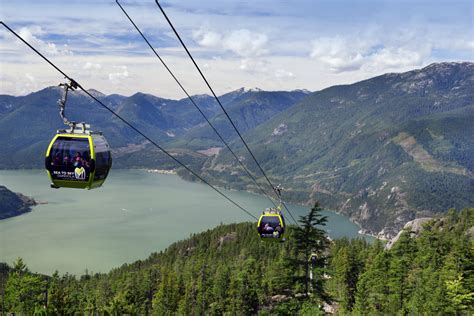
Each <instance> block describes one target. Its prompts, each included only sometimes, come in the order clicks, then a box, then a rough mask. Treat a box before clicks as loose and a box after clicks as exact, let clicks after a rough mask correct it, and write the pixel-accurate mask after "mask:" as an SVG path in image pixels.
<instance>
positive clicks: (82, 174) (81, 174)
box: [74, 167, 86, 180]
mask: <svg viewBox="0 0 474 316" xmlns="http://www.w3.org/2000/svg"><path fill="white" fill-rule="evenodd" d="M74 176H75V177H76V179H77V180H85V179H86V170H85V169H84V167H80V168H76V169H74Z"/></svg>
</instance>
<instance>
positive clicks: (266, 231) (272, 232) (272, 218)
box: [257, 210, 285, 241]
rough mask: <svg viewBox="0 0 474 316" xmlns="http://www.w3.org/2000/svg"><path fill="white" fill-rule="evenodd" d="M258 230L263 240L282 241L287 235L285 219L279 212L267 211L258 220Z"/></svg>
mask: <svg viewBox="0 0 474 316" xmlns="http://www.w3.org/2000/svg"><path fill="white" fill-rule="evenodd" d="M257 230H258V234H259V236H260V238H261V239H262V240H266V241H281V240H283V234H284V233H285V219H284V218H283V215H282V214H281V213H280V212H278V211H275V210H270V211H265V212H263V214H262V215H261V216H260V219H259V220H258V223H257Z"/></svg>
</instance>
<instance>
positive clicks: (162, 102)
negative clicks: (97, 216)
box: [0, 87, 308, 168]
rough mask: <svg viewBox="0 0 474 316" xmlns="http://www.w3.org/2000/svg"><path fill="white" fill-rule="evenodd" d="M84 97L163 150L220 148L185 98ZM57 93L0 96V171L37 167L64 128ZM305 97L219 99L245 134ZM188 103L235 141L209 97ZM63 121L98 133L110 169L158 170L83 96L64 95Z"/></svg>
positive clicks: (255, 94) (254, 94) (146, 150)
mask: <svg viewBox="0 0 474 316" xmlns="http://www.w3.org/2000/svg"><path fill="white" fill-rule="evenodd" d="M90 92H91V93H93V94H94V95H95V96H96V97H97V98H98V99H99V100H101V101H102V102H104V103H105V104H106V105H107V106H108V107H110V108H111V109H113V110H114V111H116V112H117V113H118V114H119V115H121V116H122V117H124V118H126V119H127V120H128V121H130V122H131V123H132V124H133V125H134V126H135V127H137V128H139V129H140V130H141V131H142V132H144V133H145V134H146V135H147V136H149V137H150V138H151V139H153V140H155V141H156V142H158V143H159V144H162V145H166V146H167V147H168V148H170V147H171V148H177V149H178V150H181V151H183V150H184V151H185V152H187V153H188V154H190V155H191V156H193V155H195V154H198V153H194V154H193V152H190V151H189V149H191V150H192V151H195V150H198V149H207V148H208V147H210V146H223V145H222V143H221V142H220V140H218V138H217V136H216V135H215V134H213V132H212V130H211V128H210V127H209V126H208V125H207V124H206V123H205V120H204V118H203V117H202V116H201V115H200V114H199V112H198V111H197V110H196V108H195V107H194V105H192V103H191V102H190V100H189V99H181V100H170V99H164V98H159V97H156V96H153V95H150V94H144V93H136V94H134V95H132V96H130V97H125V96H120V95H110V96H106V95H104V94H102V93H100V92H98V91H95V90H90ZM61 93H62V91H61V89H60V88H59V87H49V88H45V89H43V90H40V91H38V92H35V93H31V94H29V95H26V96H21V97H13V96H8V95H0V136H2V137H0V146H1V147H2V151H1V152H0V168H39V167H42V166H43V155H44V151H45V150H46V147H47V145H48V142H49V140H50V139H51V138H52V136H53V135H54V133H55V132H56V130H57V129H64V128H65V125H63V124H62V121H61V119H60V117H59V109H58V106H57V101H58V99H59V98H60V97H61ZM307 94H308V93H307V92H303V91H290V92H285V91H281V92H278V91H275V92H266V91H260V90H258V91H257V90H246V89H239V90H237V91H234V92H231V93H228V94H225V95H223V96H222V100H223V102H226V104H225V105H226V109H227V111H228V112H229V113H231V114H232V117H233V119H234V120H235V122H236V124H237V125H238V126H239V128H242V129H243V130H247V129H251V128H253V127H255V126H256V125H258V124H260V123H262V122H264V121H266V120H268V119H270V118H271V117H272V116H273V115H275V114H276V113H279V112H281V111H283V110H284V109H286V108H288V107H289V106H291V105H293V104H295V103H296V102H298V101H299V100H301V98H303V97H304V96H306V95H307ZM192 98H193V100H194V101H195V102H196V104H197V105H198V106H199V108H200V109H201V110H202V112H203V113H204V114H205V115H206V116H207V117H208V119H210V120H211V121H212V122H214V124H215V125H216V128H218V130H219V131H220V133H222V134H223V135H224V136H225V137H226V139H227V140H228V141H230V140H231V139H232V138H233V137H235V136H236V135H235V133H234V132H233V131H232V130H230V129H229V127H230V125H228V122H226V121H224V120H223V117H222V115H223V114H222V110H221V109H220V108H218V105H217V103H216V101H215V100H214V98H212V97H210V96H207V95H196V96H193V97H192ZM227 102H228V103H227ZM66 116H67V117H68V118H69V119H70V120H72V121H78V122H87V123H89V124H91V126H92V129H93V130H100V131H102V132H103V133H104V135H106V137H107V139H108V140H109V143H110V145H111V147H112V148H113V154H114V157H115V158H116V159H114V163H115V164H116V166H118V167H121V168H130V167H142V168H143V167H148V168H160V167H161V166H160V165H159V164H158V163H159V162H161V161H160V159H158V161H157V160H156V159H155V158H156V157H155V156H154V155H155V152H154V150H153V148H154V147H152V146H150V145H149V144H148V143H147V142H146V141H144V139H143V138H142V137H141V136H140V135H138V134H137V133H136V132H135V131H133V130H132V129H130V128H129V127H127V126H126V125H125V124H123V122H121V121H120V120H119V119H118V118H116V117H114V116H112V114H111V113H110V112H108V111H107V110H106V109H104V108H103V107H101V106H100V105H99V104H98V103H96V102H95V101H94V100H92V99H90V98H89V97H88V96H87V95H85V94H84V93H82V92H72V93H70V95H69V99H68V103H67V106H66ZM167 143H170V144H167ZM133 154H136V155H137V157H139V159H138V161H137V159H129V158H130V157H128V156H127V155H133ZM198 155H199V154H198ZM200 156H201V158H202V160H205V159H206V158H207V156H206V155H202V154H201V155H200ZM200 163H201V164H202V161H201V162H200ZM171 167H176V166H174V165H171Z"/></svg>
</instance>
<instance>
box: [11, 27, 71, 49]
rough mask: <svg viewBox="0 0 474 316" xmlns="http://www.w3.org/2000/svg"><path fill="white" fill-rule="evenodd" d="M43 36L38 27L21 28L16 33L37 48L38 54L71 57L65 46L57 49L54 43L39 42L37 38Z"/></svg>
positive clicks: (41, 30)
mask: <svg viewBox="0 0 474 316" xmlns="http://www.w3.org/2000/svg"><path fill="white" fill-rule="evenodd" d="M43 34H44V31H43V29H42V28H41V27H39V26H31V27H22V28H21V29H20V31H19V32H18V35H20V36H21V37H22V38H23V39H24V40H25V41H27V42H29V43H30V44H32V45H33V46H35V47H36V48H38V49H39V51H40V52H43V53H45V54H47V55H51V56H55V55H72V52H71V51H70V50H69V49H68V46H67V45H63V46H62V47H59V46H57V45H56V44H54V43H49V42H45V41H43V40H41V39H40V38H39V37H38V36H40V35H43ZM21 45H23V44H21Z"/></svg>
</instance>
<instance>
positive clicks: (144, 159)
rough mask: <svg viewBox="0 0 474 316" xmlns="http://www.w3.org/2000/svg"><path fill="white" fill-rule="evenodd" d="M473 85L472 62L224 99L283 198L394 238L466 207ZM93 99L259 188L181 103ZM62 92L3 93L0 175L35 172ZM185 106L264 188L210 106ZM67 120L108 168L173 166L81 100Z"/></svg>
mask: <svg viewBox="0 0 474 316" xmlns="http://www.w3.org/2000/svg"><path fill="white" fill-rule="evenodd" d="M473 87H474V63H469V62H463V63H435V64H431V65H429V66H427V67H425V68H422V69H417V70H413V71H409V72H405V73H389V74H384V75H381V76H378V77H374V78H371V79H368V80H364V81H361V82H357V83H354V84H350V85H341V86H333V87H329V88H327V89H324V90H321V91H317V92H312V93H310V92H308V91H304V90H295V91H262V90H259V89H250V90H249V89H243V88H242V89H239V90H236V91H233V92H230V93H227V94H224V95H222V96H220V100H221V102H222V104H223V105H224V107H225V108H226V111H227V112H228V114H229V116H230V117H231V118H232V119H233V120H234V122H235V124H236V125H237V127H238V128H239V131H240V132H241V133H243V137H244V139H245V140H246V141H247V142H248V144H249V146H250V148H251V149H252V151H253V153H254V154H255V156H256V158H257V160H258V161H259V162H260V164H261V165H262V167H263V169H264V170H265V171H266V172H267V174H268V175H269V177H270V178H271V179H272V182H273V183H274V184H277V183H282V184H283V186H284V187H285V192H284V197H285V199H287V200H289V201H293V202H300V203H312V202H313V201H314V200H319V201H321V202H322V204H323V205H324V206H325V207H326V208H329V209H333V210H336V211H338V212H342V213H344V214H346V215H349V216H350V217H351V218H352V220H354V221H355V222H357V223H359V224H360V225H361V226H362V227H363V228H364V230H365V231H366V232H369V233H372V234H379V235H380V236H385V237H391V236H393V235H395V234H396V233H397V232H398V230H399V229H400V228H401V227H403V225H404V224H405V223H406V222H407V221H409V220H413V219H414V218H417V217H423V216H431V215H433V213H436V212H441V211H442V210H446V209H448V208H450V207H454V208H458V209H460V208H463V207H468V206H472V205H474V176H473V172H474V158H473V157H474V137H473V135H474V90H473ZM91 92H93V93H94V95H96V96H97V97H98V98H99V99H100V100H101V101H103V102H104V103H105V104H107V105H108V106H109V107H111V108H112V109H113V110H114V111H116V112H117V113H118V114H120V115H121V116H123V117H125V118H126V119H127V120H129V121H130V122H132V123H133V124H134V125H135V126H136V127H138V128H139V129H140V130H142V131H143V132H144V133H145V134H147V135H148V136H149V137H150V138H152V139H154V140H156V141H157V142H158V143H159V144H161V145H163V146H164V147H165V148H167V149H168V150H169V151H170V152H172V153H173V154H174V155H177V156H179V158H180V160H182V161H183V162H185V163H186V164H188V165H189V166H190V167H192V168H193V169H194V170H198V171H200V173H201V174H202V175H203V176H204V177H205V178H206V179H208V180H209V181H210V182H212V183H214V184H217V185H220V186H223V187H227V188H232V189H243V190H248V191H256V187H255V185H254V184H252V182H250V181H249V180H250V179H249V178H248V176H247V175H246V174H245V172H244V171H243V170H242V168H241V167H240V166H239V165H238V163H237V162H236V161H235V159H234V157H233V156H232V155H231V154H230V153H229V151H228V150H226V149H225V148H223V145H222V143H221V142H220V141H219V139H218V138H217V136H216V135H215V134H214V133H213V131H212V129H211V128H210V127H209V126H208V125H207V124H206V123H205V120H204V118H203V117H202V116H201V115H200V114H199V113H198V112H197V111H196V109H194V106H193V105H192V104H191V102H190V101H189V100H188V99H182V100H170V99H164V98H159V97H156V96H153V95H149V94H143V93H136V94H134V95H132V96H129V97H126V96H121V95H108V96H106V95H103V94H101V93H100V92H98V91H91ZM60 93H61V91H60V89H59V88H57V87H49V88H46V89H43V90H41V91H38V92H35V93H32V94H29V95H27V96H21V97H13V96H7V95H1V96H0V135H1V136H3V137H0V146H1V148H2V151H1V152H0V168H4V169H5V168H38V167H42V165H43V155H44V150H45V148H46V146H47V144H48V141H49V140H50V138H51V137H52V136H53V135H54V133H55V131H56V129H58V128H62V126H61V125H62V122H61V120H60V119H59V116H58V108H57V105H56V104H57V100H58V98H59V97H60ZM193 99H194V100H195V101H196V103H197V104H198V105H199V107H200V108H201V110H202V111H203V112H204V113H205V115H206V116H207V117H208V118H209V120H210V121H211V122H212V123H213V124H214V125H215V127H216V129H217V130H218V131H219V132H220V133H221V135H222V136H223V137H224V139H226V141H227V142H228V143H229V144H230V146H231V147H232V149H233V150H234V151H235V152H236V153H237V154H238V155H239V156H240V157H241V159H242V161H243V162H244V163H245V164H246V166H247V167H248V168H249V169H250V170H251V171H252V172H253V173H254V174H255V175H256V176H257V177H259V181H261V184H262V186H265V185H266V184H265V182H264V181H263V179H261V178H262V177H261V174H260V173H259V170H258V168H257V166H256V165H255V164H254V163H253V161H252V158H251V157H250V156H249V154H248V153H247V152H246V151H245V150H244V148H243V145H242V143H241V142H240V140H239V139H238V137H237V135H236V133H235V132H234V131H233V129H232V128H231V126H230V124H229V122H228V121H227V120H226V118H225V116H224V114H223V113H222V111H221V109H220V108H219V107H218V105H217V104H216V103H215V100H214V99H213V98H212V97H210V96H207V95H198V96H193ZM66 114H67V116H68V117H70V118H71V119H73V120H78V121H87V122H88V123H90V124H91V125H92V127H93V129H100V130H102V131H103V132H104V134H105V135H106V137H107V139H108V140H109V143H110V144H111V146H112V148H114V150H113V155H114V167H115V168H153V169H173V168H176V166H175V165H174V164H173V163H172V162H171V161H169V159H168V158H166V157H165V156H164V155H162V154H160V153H158V151H157V150H156V149H155V148H154V147H152V146H151V145H150V144H148V143H147V142H146V141H144V140H143V139H142V138H140V136H139V135H137V134H136V133H135V132H134V131H133V130H131V129H130V128H128V127H127V126H125V125H124V124H123V123H121V122H120V121H119V120H118V119H116V118H114V117H112V116H111V114H110V113H109V112H108V111H106V110H105V109H103V108H102V107H100V105H98V104H97V103H94V101H93V100H91V99H89V98H88V97H87V96H86V95H85V94H84V93H81V92H74V93H73V94H72V95H71V97H70V100H69V103H68V106H67V108H66ZM178 174H180V175H181V176H183V177H185V178H188V179H191V177H189V175H187V174H186V173H185V172H184V171H183V170H180V169H178ZM266 188H268V186H267V187H266Z"/></svg>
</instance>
